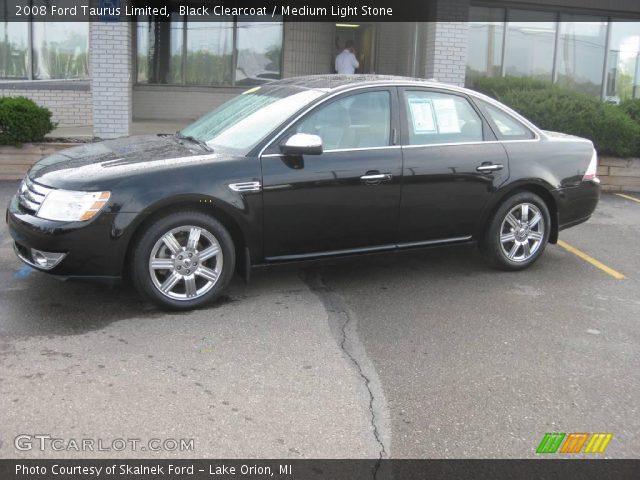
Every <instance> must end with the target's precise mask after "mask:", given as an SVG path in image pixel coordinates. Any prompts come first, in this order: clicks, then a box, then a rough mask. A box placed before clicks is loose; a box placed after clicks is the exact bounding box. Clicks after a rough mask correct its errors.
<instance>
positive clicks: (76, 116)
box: [0, 82, 93, 127]
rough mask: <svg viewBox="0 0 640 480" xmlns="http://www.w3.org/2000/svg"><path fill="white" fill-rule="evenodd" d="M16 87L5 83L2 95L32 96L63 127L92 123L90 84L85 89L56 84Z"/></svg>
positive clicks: (1, 89) (18, 85)
mask: <svg viewBox="0 0 640 480" xmlns="http://www.w3.org/2000/svg"><path fill="white" fill-rule="evenodd" d="M48 83H49V84H50V83H51V82H48ZM34 84H35V82H34ZM15 87H16V88H13V87H9V86H8V85H3V88H0V97H18V96H20V97H27V98H30V99H31V100H33V101H34V102H36V103H37V104H38V105H42V106H43V107H47V108H48V109H49V110H51V112H52V114H53V115H52V119H53V121H54V122H58V124H59V126H61V127H67V126H76V125H77V126H83V125H91V124H92V122H93V118H92V115H91V92H90V91H89V88H88V86H87V87H86V88H84V89H83V88H78V89H76V88H73V89H63V88H56V87H55V86H54V87H50V88H48V89H33V88H20V84H17V85H16V86H15ZM29 87H31V85H29Z"/></svg>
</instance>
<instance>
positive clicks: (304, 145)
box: [280, 133, 322, 155]
mask: <svg viewBox="0 0 640 480" xmlns="http://www.w3.org/2000/svg"><path fill="white" fill-rule="evenodd" d="M280 151H281V152H282V153H284V154H285V155H320V154H321V153H322V139H321V138H320V137H319V136H318V135H309V134H308V133H296V134H294V135H291V136H290V137H289V138H287V139H286V140H285V141H284V142H283V143H281V144H280Z"/></svg>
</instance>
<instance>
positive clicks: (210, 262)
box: [149, 225, 223, 301]
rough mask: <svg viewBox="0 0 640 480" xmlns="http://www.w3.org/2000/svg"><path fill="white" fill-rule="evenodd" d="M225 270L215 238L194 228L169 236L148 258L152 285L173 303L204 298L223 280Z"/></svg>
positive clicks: (160, 240)
mask: <svg viewBox="0 0 640 480" xmlns="http://www.w3.org/2000/svg"><path fill="white" fill-rule="evenodd" d="M222 266H223V255H222V249H221V248H220V243H219V242H218V240H217V239H216V237H215V236H214V235H213V234H212V233H211V232H209V231H207V230H206V229H204V228H202V227H196V226H193V225H185V226H181V227H177V228H174V229H172V230H170V231H168V232H166V233H165V234H164V235H162V236H161V237H160V238H159V239H158V241H157V242H156V243H155V245H154V246H153V248H152V249H151V255H150V256H149V275H150V276H151V281H152V282H153V285H154V286H155V288H156V289H157V290H158V291H159V292H160V293H162V294H163V295H165V296H167V297H169V298H172V299H174V300H183V301H184V300H193V299H195V298H199V297H202V296H203V295H205V294H206V293H207V292H208V291H210V290H211V289H212V288H213V287H214V285H215V284H216V283H217V281H218V279H219V278H220V274H221V273H222Z"/></svg>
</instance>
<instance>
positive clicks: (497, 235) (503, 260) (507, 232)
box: [480, 192, 551, 271]
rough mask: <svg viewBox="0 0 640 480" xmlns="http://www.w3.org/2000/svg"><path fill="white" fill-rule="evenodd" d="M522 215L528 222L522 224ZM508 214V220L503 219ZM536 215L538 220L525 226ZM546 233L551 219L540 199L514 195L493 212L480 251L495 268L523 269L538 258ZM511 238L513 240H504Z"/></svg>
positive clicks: (542, 249) (543, 245)
mask: <svg viewBox="0 0 640 480" xmlns="http://www.w3.org/2000/svg"><path fill="white" fill-rule="evenodd" d="M523 205H526V208H525V209H524V211H523ZM525 212H526V215H527V218H528V220H529V221H528V222H527V223H526V224H525V223H524V222H522V216H523V215H524V214H525ZM529 212H531V213H532V214H531V215H529ZM510 213H511V217H510V218H509V219H507V216H508V214H510ZM537 214H539V216H540V219H539V220H538V221H537V223H535V225H529V223H530V222H531V223H532V224H533V223H534V222H535V219H536V215H537ZM514 220H515V221H516V222H515V224H514V223H513V222H514ZM550 231H551V217H550V215H549V209H548V208H547V205H546V203H545V202H544V200H542V198H540V197H539V196H538V195H536V194H535V193H532V192H520V193H516V194H514V195H512V196H510V197H508V198H507V199H506V200H504V201H503V202H502V204H501V205H500V207H498V210H496V212H495V214H494V215H493V217H492V218H491V222H490V223H489V226H488V228H487V229H486V231H485V235H484V238H482V240H481V242H480V250H481V252H482V253H483V255H484V257H485V259H486V260H487V261H488V262H489V263H491V264H492V265H493V266H495V267H497V268H500V269H502V270H510V271H514V270H523V269H525V268H527V267H529V266H530V265H531V264H533V263H534V262H535V261H536V260H537V259H538V258H540V255H542V252H543V251H544V249H545V247H546V245H547V242H548V240H549V233H550ZM511 235H513V237H514V238H513V241H510V240H508V239H509V238H510V236H511ZM538 237H539V240H538ZM503 239H504V240H503ZM527 245H528V250H527Z"/></svg>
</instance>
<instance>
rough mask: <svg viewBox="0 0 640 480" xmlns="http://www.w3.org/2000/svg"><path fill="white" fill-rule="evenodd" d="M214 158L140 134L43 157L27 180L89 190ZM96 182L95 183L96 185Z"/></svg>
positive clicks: (191, 146)
mask: <svg viewBox="0 0 640 480" xmlns="http://www.w3.org/2000/svg"><path fill="white" fill-rule="evenodd" d="M216 156H217V155H215V154H214V153H210V152H205V151H204V150H202V149H201V148H200V147H198V146H197V145H194V144H191V143H190V142H188V141H185V142H184V143H182V142H179V141H178V140H177V139H176V138H175V137H174V136H170V135H139V136H132V137H123V138H117V139H114V140H106V141H102V142H97V143H87V144H83V145H79V146H77V147H73V148H68V149H66V150H60V151H59V152H56V153H54V154H52V155H47V156H46V157H43V158H42V159H41V160H40V161H38V162H37V163H36V164H34V165H33V166H32V167H31V169H30V170H29V173H28V175H29V177H30V178H31V179H32V180H35V181H37V182H38V183H41V184H43V185H46V186H50V187H54V188H68V189H72V188H77V187H78V186H82V187H83V188H87V189H91V186H92V185H96V184H97V183H103V181H104V180H110V179H111V180H113V179H117V178H119V177H123V176H126V175H130V174H131V173H134V172H140V171H151V170H158V169H170V168H172V167H178V166H180V165H183V164H185V163H190V162H202V161H204V160H207V161H210V160H212V159H213V158H215V157H216ZM96 182H97V183H96Z"/></svg>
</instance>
